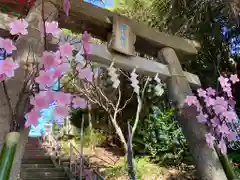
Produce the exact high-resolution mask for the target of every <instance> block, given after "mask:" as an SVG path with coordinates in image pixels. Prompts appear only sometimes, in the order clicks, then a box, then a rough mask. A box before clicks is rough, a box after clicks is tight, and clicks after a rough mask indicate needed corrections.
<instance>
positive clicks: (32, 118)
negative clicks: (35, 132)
mask: <svg viewBox="0 0 240 180" xmlns="http://www.w3.org/2000/svg"><path fill="white" fill-rule="evenodd" d="M39 117H40V112H39V111H37V110H36V109H32V110H31V111H30V112H29V113H27V114H26V115H25V118H26V119H27V121H26V123H25V127H26V128H27V127H29V126H31V125H34V126H37V124H38V120H39Z"/></svg>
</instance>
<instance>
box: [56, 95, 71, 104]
mask: <svg viewBox="0 0 240 180" xmlns="http://www.w3.org/2000/svg"><path fill="white" fill-rule="evenodd" d="M54 98H55V100H56V102H57V104H58V105H69V104H70V103H71V94H68V93H64V92H57V93H55V94H54Z"/></svg>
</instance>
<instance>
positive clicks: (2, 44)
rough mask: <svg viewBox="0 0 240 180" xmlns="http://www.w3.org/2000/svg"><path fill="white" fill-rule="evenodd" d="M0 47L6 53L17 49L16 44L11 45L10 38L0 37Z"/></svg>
mask: <svg viewBox="0 0 240 180" xmlns="http://www.w3.org/2000/svg"><path fill="white" fill-rule="evenodd" d="M0 48H4V49H5V50H6V52H7V54H12V52H13V51H15V50H17V48H16V46H14V45H13V42H12V40H11V39H2V38H1V39H0Z"/></svg>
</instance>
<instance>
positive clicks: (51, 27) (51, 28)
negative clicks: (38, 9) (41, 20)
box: [45, 21, 61, 37]
mask: <svg viewBox="0 0 240 180" xmlns="http://www.w3.org/2000/svg"><path fill="white" fill-rule="evenodd" d="M45 26H46V33H47V34H52V35H53V36H55V37H56V36H58V35H59V33H60V32H61V30H60V29H59V27H58V22H57V21H52V22H45Z"/></svg>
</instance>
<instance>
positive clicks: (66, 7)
mask: <svg viewBox="0 0 240 180" xmlns="http://www.w3.org/2000/svg"><path fill="white" fill-rule="evenodd" d="M63 9H64V12H65V14H66V16H68V15H69V10H70V0H64V2H63Z"/></svg>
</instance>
